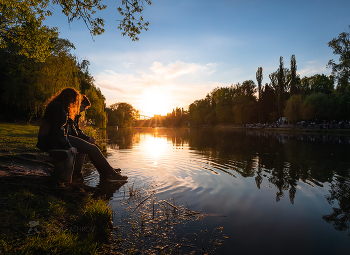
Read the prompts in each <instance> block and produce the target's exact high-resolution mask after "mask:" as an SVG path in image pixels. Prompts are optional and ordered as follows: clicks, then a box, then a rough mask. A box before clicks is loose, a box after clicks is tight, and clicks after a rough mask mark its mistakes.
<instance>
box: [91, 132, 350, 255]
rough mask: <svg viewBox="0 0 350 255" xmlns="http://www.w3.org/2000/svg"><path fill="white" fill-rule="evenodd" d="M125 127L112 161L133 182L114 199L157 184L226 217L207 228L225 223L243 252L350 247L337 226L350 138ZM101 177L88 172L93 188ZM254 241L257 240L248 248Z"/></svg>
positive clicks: (161, 194) (162, 192)
mask: <svg viewBox="0 0 350 255" xmlns="http://www.w3.org/2000/svg"><path fill="white" fill-rule="evenodd" d="M118 132H119V133H115V134H111V135H110V136H109V137H110V139H111V141H110V143H109V145H108V147H107V148H108V157H107V159H108V161H109V162H110V163H111V165H112V166H113V167H120V168H121V169H122V173H123V174H126V175H128V176H129V180H128V183H127V184H125V185H124V186H123V188H121V189H120V190H115V191H113V193H111V201H119V199H122V198H123V196H124V193H123V190H125V189H128V187H130V186H132V185H134V186H135V187H140V188H141V189H143V190H146V189H147V187H149V186H150V185H154V187H155V189H156V193H155V196H156V197H157V199H174V201H176V203H177V204H183V205H188V206H189V207H190V208H191V209H193V210H198V211H201V212H203V213H204V214H207V215H225V216H226V217H220V218H212V219H208V220H206V221H205V224H206V225H205V226H212V227H213V228H215V227H216V226H218V225H219V226H225V227H226V231H227V232H225V233H227V235H228V236H229V238H231V239H230V242H229V243H234V244H235V247H236V249H237V251H242V252H248V253H252V254H254V253H257V252H258V248H256V247H261V246H265V245H267V244H269V245H268V246H269V247H274V253H275V254H277V252H278V250H279V249H284V248H283V247H289V250H290V251H291V253H294V252H297V249H296V248H295V247H294V246H293V243H299V244H301V245H304V244H305V245H306V244H307V243H317V245H318V246H317V249H316V250H317V251H319V252H321V251H327V252H328V251H329V252H331V251H339V253H338V254H344V253H342V252H343V251H345V250H350V242H349V237H348V236H347V233H348V232H349V229H348V227H347V226H348V225H347V223H346V222H344V226H343V225H342V226H343V228H344V229H345V230H344V231H338V230H336V228H335V227H333V224H332V222H333V221H334V222H338V220H337V219H338V217H343V216H342V215H348V213H349V211H346V210H345V211H343V210H344V208H347V207H346V205H347V203H348V202H345V201H346V199H345V200H344V199H343V200H341V199H342V198H341V196H343V195H346V194H348V193H349V192H348V186H347V184H346V185H344V184H343V182H344V180H347V179H346V178H349V167H348V166H349V165H350V159H349V158H348V155H347V151H349V141H350V140H349V138H343V137H334V138H332V137H326V138H325V137H323V136H319V135H316V136H311V135H305V136H304V135H300V136H299V135H294V134H287V135H284V134H275V133H261V132H256V133H254V132H226V131H225V132H224V131H215V132H214V131H209V130H193V129H191V130H190V129H185V130H174V129H150V130H145V131H118ZM123 132H124V133H123ZM330 166H332V167H330ZM87 170H88V169H87ZM87 170H86V171H87ZM87 172H88V171H87ZM342 178H345V179H342ZM98 179H99V177H98V174H97V173H96V171H94V170H91V171H90V172H89V173H88V174H86V180H87V182H88V184H89V185H92V186H96V185H97V184H98ZM345 183H348V181H345ZM338 199H339V201H341V202H338ZM341 203H345V204H341ZM113 204H114V203H113ZM338 204H340V205H339V207H340V209H339V210H338V209H335V211H334V212H333V210H334V209H333V207H337V206H338ZM344 217H345V216H344ZM344 217H343V218H344ZM343 218H342V219H343ZM344 219H346V217H345V218H344ZM336 224H339V223H336ZM342 224H343V223H342ZM253 229H254V231H253ZM280 233H285V234H284V236H285V238H281V234H280ZM246 240H250V241H251V242H253V243H256V244H257V245H256V246H254V247H252V246H249V245H248V246H246V245H244V243H245V242H246ZM271 240H278V242H277V243H278V245H276V242H273V244H272V243H271V242H272V241H271ZM289 240H293V242H292V243H290V241H289ZM325 244H330V247H331V248H328V246H325ZM230 247H231V246H230V244H227V245H223V246H222V249H223V251H225V252H229V251H230ZM293 247H294V248H293ZM306 247H307V246H306ZM304 251H305V253H304V254H307V253H310V252H311V253H312V252H314V251H315V247H313V248H312V249H311V248H310V247H309V248H306V249H305V250H304ZM238 253H239V252H238ZM321 253H322V252H321ZM223 254H227V253H223Z"/></svg>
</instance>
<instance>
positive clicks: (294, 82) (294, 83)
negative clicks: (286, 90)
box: [290, 55, 300, 96]
mask: <svg viewBox="0 0 350 255" xmlns="http://www.w3.org/2000/svg"><path fill="white" fill-rule="evenodd" d="M298 83H300V78H299V76H298V75H297V61H296V60H295V55H292V57H291V58H290V95H291V96H292V95H296V94H297V93H298V89H297V87H298Z"/></svg>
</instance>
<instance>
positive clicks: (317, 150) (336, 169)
mask: <svg viewBox="0 0 350 255" xmlns="http://www.w3.org/2000/svg"><path fill="white" fill-rule="evenodd" d="M144 134H148V135H149V136H150V137H151V138H149V139H147V140H145V141H144V143H143V144H142V145H141V144H140V143H141V142H140V141H141V140H142V136H143V135H144ZM108 137H109V139H110V141H109V142H110V145H109V146H111V148H112V149H120V150H123V149H131V148H133V146H142V150H144V151H145V152H144V153H145V155H147V157H149V160H151V159H150V158H151V157H153V159H152V160H153V161H152V162H153V165H157V164H158V160H159V158H161V155H162V154H169V155H170V154H171V153H173V151H176V150H179V149H180V150H181V149H184V148H186V147H188V148H189V151H190V152H191V153H194V154H196V155H200V156H201V158H200V159H199V158H195V157H193V158H192V159H191V162H192V165H186V167H189V168H191V169H190V170H192V171H194V170H195V165H194V164H195V163H198V164H200V166H201V169H205V170H209V171H211V172H212V173H216V174H225V176H228V177H227V178H231V177H232V178H235V179H237V177H243V178H253V180H254V183H255V184H254V185H255V189H257V190H260V189H262V187H263V185H264V184H265V185H266V184H267V185H268V186H269V187H272V188H274V189H275V191H274V192H275V198H274V199H275V201H276V202H278V203H280V202H281V198H282V197H287V198H288V200H289V201H290V204H292V205H294V204H295V203H296V201H297V199H301V197H299V198H298V192H301V191H300V189H301V187H300V185H302V184H303V185H304V184H306V185H308V186H309V187H319V188H324V187H328V186H329V187H330V190H329V194H328V195H327V196H326V199H327V201H328V202H329V204H331V205H333V206H334V207H333V212H332V213H331V214H323V216H322V218H323V219H324V220H325V221H326V222H327V223H330V224H332V225H333V226H334V228H335V229H336V230H339V231H344V230H346V229H349V221H350V202H349V201H350V188H349V186H350V182H349V175H350V170H349V169H350V158H349V157H348V151H349V148H350V138H349V137H345V136H331V135H327V134H326V135H324V134H293V133H272V132H260V131H237V130H223V129H177V130H175V129H162V128H158V129H142V130H133V129H120V130H119V131H116V132H113V133H111V134H109V135H108ZM160 138H162V139H160ZM165 141H166V142H167V143H171V144H172V152H171V151H166V150H167V148H168V147H167V144H166V143H164V142H165ZM169 155H168V157H170V156H169ZM171 155H173V154H171ZM157 159H158V160H157ZM200 186H201V183H199V184H198V187H197V188H196V189H197V190H198V192H199V191H200V190H201V189H202V188H200ZM203 186H205V185H204V184H203ZM214 189H215V188H214ZM172 192H173V191H172ZM319 216H320V215H319Z"/></svg>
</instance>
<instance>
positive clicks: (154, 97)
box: [140, 89, 172, 117]
mask: <svg viewBox="0 0 350 255" xmlns="http://www.w3.org/2000/svg"><path fill="white" fill-rule="evenodd" d="M171 105H172V100H171V97H170V96H169V93H167V92H166V91H164V90H161V89H149V90H147V91H145V92H144V96H143V98H142V102H141V109H140V112H141V113H143V114H144V115H146V116H148V117H153V116H154V115H155V114H161V115H166V114H167V113H168V112H171V111H172V107H171Z"/></svg>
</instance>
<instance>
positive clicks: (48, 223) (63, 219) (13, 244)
mask: <svg viewBox="0 0 350 255" xmlns="http://www.w3.org/2000/svg"><path fill="white" fill-rule="evenodd" d="M0 195H1V196H0V204H1V210H0V217H1V219H2V220H1V222H0V253H2V254H97V252H98V250H99V249H101V247H102V244H103V242H104V241H105V240H107V239H108V237H109V235H110V230H111V223H110V222H111V220H112V212H111V209H110V208H109V207H108V206H107V201H105V200H103V199H101V198H98V199H92V198H91V196H90V195H89V194H88V193H86V192H80V193H77V192H76V191H74V190H71V189H64V188H62V187H55V185H54V183H50V181H48V180H47V179H44V178H41V179H40V178H39V179H38V178H37V179H32V180H29V179H26V177H22V178H13V177H3V178H1V179H0Z"/></svg>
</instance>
